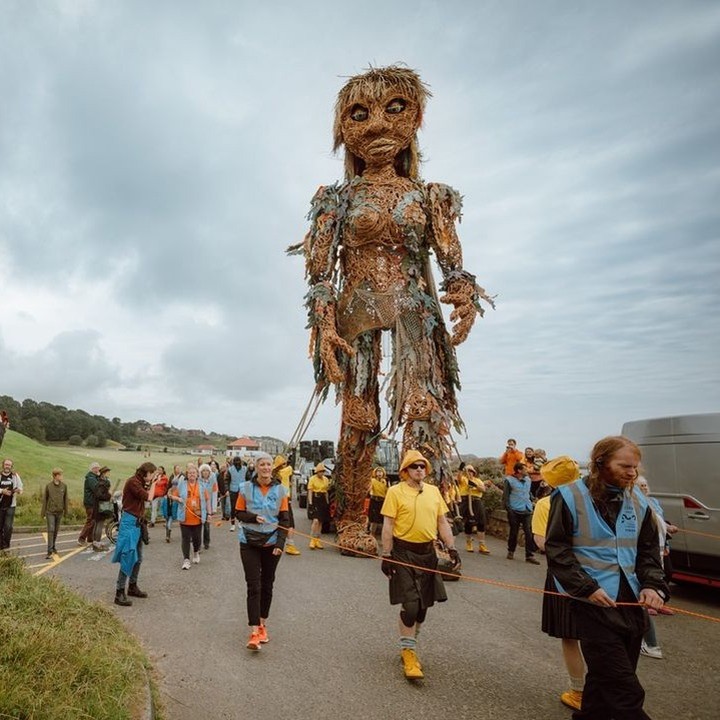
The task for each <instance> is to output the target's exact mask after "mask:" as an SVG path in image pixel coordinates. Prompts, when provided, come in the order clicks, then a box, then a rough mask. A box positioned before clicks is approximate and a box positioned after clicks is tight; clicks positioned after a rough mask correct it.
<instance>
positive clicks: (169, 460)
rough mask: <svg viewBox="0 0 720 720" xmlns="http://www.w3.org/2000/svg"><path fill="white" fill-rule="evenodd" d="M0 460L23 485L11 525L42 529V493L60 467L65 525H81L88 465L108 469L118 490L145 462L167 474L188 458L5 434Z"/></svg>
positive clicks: (183, 465) (17, 434)
mask: <svg viewBox="0 0 720 720" xmlns="http://www.w3.org/2000/svg"><path fill="white" fill-rule="evenodd" d="M0 457H2V458H11V459H12V461H13V463H14V467H15V470H16V472H17V473H18V474H19V475H20V477H21V478H22V481H23V486H24V490H25V492H24V494H23V495H21V496H19V497H18V508H17V511H16V514H15V525H18V526H22V525H31V526H36V525H43V524H44V523H43V521H42V520H41V518H40V504H41V498H42V491H43V490H44V488H45V486H46V485H47V484H48V483H49V482H50V480H51V472H52V469H53V468H55V467H60V468H62V469H63V471H64V473H65V483H66V484H67V486H68V494H69V497H70V505H71V512H70V517H69V518H68V522H70V523H74V522H84V521H85V511H84V510H83V507H82V501H83V483H84V481H85V474H86V473H87V471H88V470H89V468H90V463H92V462H93V461H95V460H97V462H99V463H101V464H103V465H107V466H108V467H109V468H111V473H110V478H111V480H112V484H113V486H114V485H115V483H116V482H117V481H118V480H120V484H119V486H118V487H120V488H122V484H123V482H124V481H125V479H126V478H129V477H130V476H131V475H132V474H133V473H134V472H135V468H137V467H138V466H139V465H142V463H144V462H145V461H146V460H150V461H152V462H154V463H155V464H156V465H162V466H163V467H164V468H165V469H166V470H167V471H168V472H170V471H171V470H172V466H173V465H175V464H176V463H177V464H179V465H181V466H182V467H185V465H186V464H187V462H188V461H189V460H190V459H191V456H190V455H181V454H175V453H162V452H153V453H152V455H151V456H150V457H149V458H147V457H145V456H144V453H143V452H135V451H131V452H121V451H119V450H117V449H116V448H111V447H107V448H78V447H71V446H69V445H42V444H41V443H39V442H36V441H35V440H31V439H30V438H29V437H26V436H25V435H21V434H20V433H17V432H13V431H12V430H8V432H7V433H6V434H5V440H4V442H3V446H2V449H0Z"/></svg>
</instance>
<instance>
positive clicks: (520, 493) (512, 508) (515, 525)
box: [503, 462, 540, 565]
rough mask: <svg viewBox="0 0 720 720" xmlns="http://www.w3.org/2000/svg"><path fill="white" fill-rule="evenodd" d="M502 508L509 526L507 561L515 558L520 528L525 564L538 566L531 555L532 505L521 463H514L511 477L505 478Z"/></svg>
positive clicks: (528, 485) (525, 472)
mask: <svg viewBox="0 0 720 720" xmlns="http://www.w3.org/2000/svg"><path fill="white" fill-rule="evenodd" d="M503 507H504V508H505V511H506V512H507V518H508V523H509V524H510V533H509V534H508V552H507V559H508V560H512V559H513V558H514V557H515V548H516V547H517V541H518V532H519V530H520V526H522V529H523V535H524V536H525V562H529V563H531V564H532V565H539V564H540V561H539V560H537V559H536V557H535V555H534V554H533V549H534V547H535V544H534V542H533V538H532V528H531V518H532V512H533V504H532V500H531V499H530V480H529V479H528V476H527V471H526V469H525V465H524V464H523V463H522V462H517V463H515V467H514V468H513V474H512V475H506V476H505V484H504V485H503Z"/></svg>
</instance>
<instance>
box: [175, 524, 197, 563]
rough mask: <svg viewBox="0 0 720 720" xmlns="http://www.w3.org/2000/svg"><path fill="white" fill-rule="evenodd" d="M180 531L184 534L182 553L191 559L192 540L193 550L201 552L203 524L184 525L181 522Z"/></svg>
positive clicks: (187, 558)
mask: <svg viewBox="0 0 720 720" xmlns="http://www.w3.org/2000/svg"><path fill="white" fill-rule="evenodd" d="M180 533H181V535H182V542H181V545H182V554H183V557H184V558H185V559H186V560H189V559H190V542H192V547H193V552H200V538H201V534H202V525H183V524H182V523H180Z"/></svg>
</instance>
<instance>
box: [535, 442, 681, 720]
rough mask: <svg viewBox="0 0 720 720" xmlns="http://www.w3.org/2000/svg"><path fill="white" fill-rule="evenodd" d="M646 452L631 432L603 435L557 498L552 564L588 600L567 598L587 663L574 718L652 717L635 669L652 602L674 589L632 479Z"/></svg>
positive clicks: (551, 527) (550, 539) (656, 604)
mask: <svg viewBox="0 0 720 720" xmlns="http://www.w3.org/2000/svg"><path fill="white" fill-rule="evenodd" d="M640 459H641V452H640V448H639V447H638V446H637V445H636V444H635V443H634V442H632V441H631V440H629V439H628V438H625V437H622V436H613V437H606V438H603V439H602V440H600V441H598V442H597V443H596V444H595V447H594V448H593V450H592V454H591V459H590V468H589V469H590V474H589V475H588V476H587V477H585V478H582V479H580V480H577V481H576V482H574V483H571V484H569V485H563V486H562V487H560V488H558V490H557V492H555V493H554V494H553V497H552V500H551V502H550V514H549V517H548V525H547V534H546V536H545V552H546V554H547V559H548V568H549V569H550V572H551V573H552V575H553V577H554V578H555V583H556V586H557V589H558V590H559V591H560V592H565V593H567V594H568V595H570V596H571V597H573V598H579V599H581V600H582V602H578V601H574V600H567V602H569V603H571V605H570V612H571V613H572V614H573V615H574V618H575V622H576V626H577V631H578V635H579V637H580V646H581V648H582V653H583V656H584V657H585V662H586V663H587V669H588V671H587V675H586V677H585V689H584V691H583V698H582V706H581V709H580V710H577V711H575V712H574V713H573V718H574V720H596V719H600V718H614V720H648V719H649V716H648V714H647V713H646V712H645V711H644V710H643V703H644V700H645V691H644V690H643V687H642V685H641V684H640V681H639V679H638V677H637V674H636V670H637V663H638V658H639V656H640V645H641V643H642V638H643V633H644V632H645V630H646V628H647V611H646V609H645V608H646V607H647V608H654V609H656V610H657V609H659V608H662V606H663V604H664V602H665V601H666V600H667V598H668V597H669V591H668V587H667V584H666V582H665V577H664V574H663V568H662V563H661V561H660V546H659V543H658V534H657V533H658V531H657V527H656V526H655V522H654V520H653V514H652V510H651V509H650V507H649V506H648V503H647V500H646V498H645V496H644V495H643V494H642V493H641V492H640V490H638V489H637V488H634V487H633V484H634V482H635V480H636V479H637V477H638V466H639V464H640ZM626 603H629V604H626ZM643 606H644V607H643Z"/></svg>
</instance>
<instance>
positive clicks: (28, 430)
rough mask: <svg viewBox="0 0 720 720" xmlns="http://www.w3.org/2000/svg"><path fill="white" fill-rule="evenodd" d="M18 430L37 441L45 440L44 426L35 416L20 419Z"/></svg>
mask: <svg viewBox="0 0 720 720" xmlns="http://www.w3.org/2000/svg"><path fill="white" fill-rule="evenodd" d="M20 432H21V433H23V434H24V435H27V436H28V437H30V438H32V439H33V440H37V441H38V442H45V428H44V427H43V426H42V423H41V422H40V420H39V419H38V418H36V417H34V416H33V417H29V418H25V419H23V421H22V427H21V429H20Z"/></svg>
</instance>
